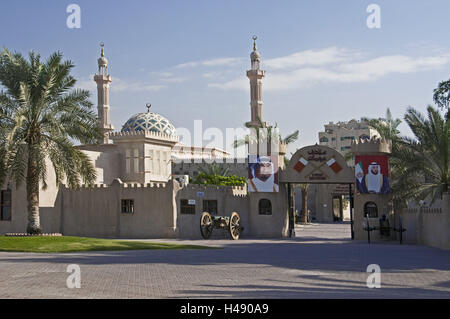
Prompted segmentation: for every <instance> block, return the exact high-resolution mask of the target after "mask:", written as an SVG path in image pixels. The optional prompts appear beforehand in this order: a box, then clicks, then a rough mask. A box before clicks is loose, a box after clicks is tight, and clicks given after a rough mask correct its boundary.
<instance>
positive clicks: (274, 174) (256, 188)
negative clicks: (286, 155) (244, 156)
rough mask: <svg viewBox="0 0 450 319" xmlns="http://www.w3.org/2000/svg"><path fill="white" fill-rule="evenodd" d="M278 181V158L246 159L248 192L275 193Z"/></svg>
mask: <svg viewBox="0 0 450 319" xmlns="http://www.w3.org/2000/svg"><path fill="white" fill-rule="evenodd" d="M279 188H280V187H279V181H278V156H276V155H273V156H256V155H250V156H249V157H248V191H249V192H259V193H263V192H268V193H274V192H275V193H277V192H278V191H279Z"/></svg>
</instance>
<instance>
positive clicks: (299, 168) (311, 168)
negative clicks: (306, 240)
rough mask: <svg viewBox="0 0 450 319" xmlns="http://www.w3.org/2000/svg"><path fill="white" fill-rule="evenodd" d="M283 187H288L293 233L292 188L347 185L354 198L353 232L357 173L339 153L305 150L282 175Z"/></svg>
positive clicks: (314, 147)
mask: <svg viewBox="0 0 450 319" xmlns="http://www.w3.org/2000/svg"><path fill="white" fill-rule="evenodd" d="M280 183H286V184H287V185H288V201H289V216H290V218H289V229H290V231H291V233H292V231H293V229H294V218H293V216H294V203H293V197H292V184H347V185H348V194H349V196H350V221H351V222H350V224H351V233H352V239H353V238H354V232H353V186H352V184H354V183H355V173H354V169H353V168H351V167H349V166H348V165H347V162H346V160H345V159H344V157H343V156H342V155H341V154H340V153H339V152H337V151H336V150H334V149H332V148H329V147H327V146H323V145H317V144H316V145H311V146H306V147H303V148H301V149H299V150H297V152H296V153H295V154H294V155H293V156H292V157H291V160H290V161H289V164H288V165H287V167H286V168H285V169H284V170H282V171H281V172H280Z"/></svg>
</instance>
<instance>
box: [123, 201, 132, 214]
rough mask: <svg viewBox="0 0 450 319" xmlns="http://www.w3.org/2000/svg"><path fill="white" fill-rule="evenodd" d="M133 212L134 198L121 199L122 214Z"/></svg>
mask: <svg viewBox="0 0 450 319" xmlns="http://www.w3.org/2000/svg"><path fill="white" fill-rule="evenodd" d="M133 213H134V200H133V199H122V214H133Z"/></svg>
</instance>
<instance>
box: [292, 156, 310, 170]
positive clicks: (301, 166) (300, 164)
mask: <svg viewBox="0 0 450 319" xmlns="http://www.w3.org/2000/svg"><path fill="white" fill-rule="evenodd" d="M306 165H308V161H307V160H305V159H304V158H303V157H300V159H299V160H298V162H297V164H295V165H294V169H295V170H296V171H297V172H299V173H300V172H301V171H302V170H303V169H304V168H305V166H306Z"/></svg>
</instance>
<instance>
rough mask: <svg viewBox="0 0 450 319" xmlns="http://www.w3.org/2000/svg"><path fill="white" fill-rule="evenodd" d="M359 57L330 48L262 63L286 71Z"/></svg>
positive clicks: (307, 51) (342, 50)
mask: <svg viewBox="0 0 450 319" xmlns="http://www.w3.org/2000/svg"><path fill="white" fill-rule="evenodd" d="M355 56H359V54H357V53H355V52H350V51H349V50H347V49H341V48H337V47H330V48H326V49H322V50H306V51H300V52H296V53H294V54H291V55H288V56H283V57H279V58H274V59H268V60H266V61H263V63H264V65H265V66H267V68H269V69H273V70H276V69H286V68H295V67H300V66H305V65H315V66H319V65H326V64H330V63H339V62H342V61H345V60H348V59H350V58H354V57H355Z"/></svg>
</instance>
